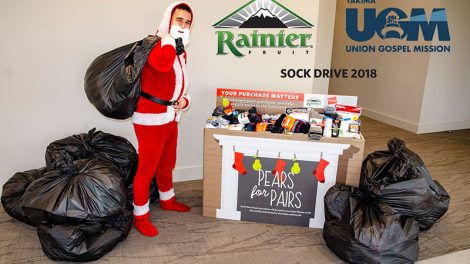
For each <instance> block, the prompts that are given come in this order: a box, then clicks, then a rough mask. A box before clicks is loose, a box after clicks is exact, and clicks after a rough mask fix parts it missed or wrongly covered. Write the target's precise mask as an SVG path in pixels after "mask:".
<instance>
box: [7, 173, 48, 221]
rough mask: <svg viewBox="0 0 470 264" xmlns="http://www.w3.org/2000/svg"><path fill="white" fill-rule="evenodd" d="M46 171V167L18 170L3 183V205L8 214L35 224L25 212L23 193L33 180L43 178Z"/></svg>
mask: <svg viewBox="0 0 470 264" xmlns="http://www.w3.org/2000/svg"><path fill="white" fill-rule="evenodd" d="M44 173H46V168H42V169H38V170H28V171H25V172H17V173H15V175H13V176H12V177H11V178H10V179H9V180H8V181H7V182H6V183H5V184H4V185H3V190H2V205H3V208H4V209H5V212H7V214H8V215H10V216H11V217H13V218H15V219H17V220H20V221H21V222H24V223H26V224H28V225H33V226H34V224H33V223H32V222H31V221H30V220H29V218H28V217H27V216H26V215H25V213H24V212H23V208H22V207H21V201H22V200H23V194H24V193H25V191H26V189H27V188H28V186H29V185H30V184H31V183H32V182H33V181H35V180H37V179H39V178H41V177H42V176H43V175H44Z"/></svg>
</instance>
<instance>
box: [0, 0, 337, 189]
mask: <svg viewBox="0 0 470 264" xmlns="http://www.w3.org/2000/svg"><path fill="white" fill-rule="evenodd" d="M318 1H319V0H315V1H313V2H312V1H311V0H310V1H309V0H302V1H294V0H283V1H281V2H282V4H283V5H285V6H287V7H288V8H289V9H291V10H292V11H294V12H296V13H297V14H299V15H300V16H302V17H303V18H305V19H307V20H308V21H310V22H311V23H313V24H315V25H316V24H317V14H318V10H317V9H316V8H314V6H315V5H317V4H318ZM322 1H328V0H322ZM170 2H172V1H168V0H163V1H154V0H152V1H151V0H139V1H138V2H129V1H105V0H93V1H92V0H81V1H60V0H0V32H1V33H2V42H1V43H2V44H1V49H0V58H1V59H0V87H1V88H0V89H1V96H0V109H1V112H0V113H1V114H2V119H3V120H2V121H3V124H2V129H1V131H0V146H1V150H0V184H1V185H3V183H4V182H5V181H6V180H7V179H8V178H10V177H11V176H12V175H13V174H14V173H15V172H17V171H24V170H28V169H35V168H39V167H41V166H44V165H45V161H44V154H45V149H46V146H47V145H48V144H49V143H50V142H52V141H54V140H57V139H60V138H63V137H67V136H70V135H73V134H77V133H83V132H87V131H88V130H89V129H91V128H93V127H96V128H98V129H100V130H103V131H105V132H108V133H112V134H116V135H120V136H123V137H126V138H127V139H129V140H130V141H131V142H132V143H133V144H134V146H137V143H136V139H135V136H134V132H133V129H132V125H131V123H130V121H129V120H127V121H116V120H111V119H107V118H105V117H103V116H102V115H100V114H99V113H98V112H97V111H96V110H95V109H94V107H93V106H92V105H91V104H90V103H89V102H88V100H87V98H86V95H85V93H84V91H83V77H84V73H85V71H86V69H87V67H88V65H89V63H90V62H91V61H92V60H93V59H94V58H95V57H96V56H98V55H100V54H102V53H104V52H106V51H109V50H111V49H113V48H115V47H118V46H121V45H124V44H127V43H130V42H133V41H135V40H138V39H140V38H143V37H144V36H146V35H147V34H152V33H155V31H156V28H157V26H158V24H159V22H160V19H161V16H162V13H163V10H164V9H165V8H166V6H167V5H168V4H169V3H170ZM246 2H247V1H245V0H237V1H216V0H197V1H196V0H193V1H191V3H192V5H193V7H194V9H195V16H194V28H193V34H192V39H191V42H192V43H191V46H190V47H189V49H188V50H189V52H188V53H189V60H188V68H189V75H190V82H191V88H190V92H191V96H192V99H193V104H192V107H191V109H190V111H189V112H187V113H186V114H185V116H184V117H183V119H182V122H181V124H180V137H179V147H178V161H177V165H176V166H177V170H176V171H175V173H176V176H175V177H176V178H177V179H179V180H184V179H192V178H201V177H202V145H203V142H202V138H203V135H202V133H203V127H204V123H205V120H206V118H207V116H209V115H210V114H211V113H212V110H213V108H214V106H215V90H216V88H217V87H231V88H247V89H248V88H249V89H265V90H287V91H300V92H311V91H312V80H311V79H293V80H289V79H281V78H280V72H279V71H280V69H281V68H284V67H288V68H312V67H313V65H314V55H313V54H311V55H310V56H296V55H291V56H287V55H283V56H281V55H279V56H251V57H249V58H243V59H239V58H235V57H234V56H229V55H227V56H216V55H215V54H216V51H217V43H216V34H215V29H214V28H212V25H213V24H214V23H215V22H217V21H219V20H220V19H222V18H223V17H225V16H226V15H228V14H230V13H231V12H233V11H235V10H236V9H238V8H239V7H240V6H242V5H243V4H245V3H246ZM136 3H138V4H136ZM298 31H302V30H298ZM303 31H305V30H303ZM307 31H308V30H307ZM313 31H316V28H314V29H312V32H313ZM318 41H323V40H318ZM325 41H327V40H325ZM324 89H325V90H324V91H326V88H324ZM313 91H315V92H324V91H322V90H315V89H313Z"/></svg>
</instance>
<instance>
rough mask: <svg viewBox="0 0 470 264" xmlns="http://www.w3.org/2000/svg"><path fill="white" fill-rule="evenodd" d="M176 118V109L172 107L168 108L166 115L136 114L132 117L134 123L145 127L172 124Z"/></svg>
mask: <svg viewBox="0 0 470 264" xmlns="http://www.w3.org/2000/svg"><path fill="white" fill-rule="evenodd" d="M174 118H175V109H174V108H173V107H172V106H167V110H166V113H161V114H148V113H139V112H134V114H133V115H132V123H134V124H137V125H144V126H159V125H164V124H168V123H170V122H171V121H173V120H174Z"/></svg>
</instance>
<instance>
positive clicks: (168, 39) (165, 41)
mask: <svg viewBox="0 0 470 264" xmlns="http://www.w3.org/2000/svg"><path fill="white" fill-rule="evenodd" d="M166 45H170V46H172V47H173V48H174V47H176V43H175V39H174V38H172V37H170V36H168V37H164V38H162V47H163V46H166Z"/></svg>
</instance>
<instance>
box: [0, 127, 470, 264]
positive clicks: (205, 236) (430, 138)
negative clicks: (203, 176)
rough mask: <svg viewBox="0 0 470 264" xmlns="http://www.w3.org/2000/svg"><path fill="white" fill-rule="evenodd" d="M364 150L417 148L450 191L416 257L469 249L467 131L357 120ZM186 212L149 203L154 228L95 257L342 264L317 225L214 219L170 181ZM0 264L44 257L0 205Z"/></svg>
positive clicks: (196, 189) (198, 197)
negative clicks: (398, 143) (426, 130)
mask: <svg viewBox="0 0 470 264" xmlns="http://www.w3.org/2000/svg"><path fill="white" fill-rule="evenodd" d="M362 129H363V130H362V131H363V135H364V137H365V139H366V149H365V153H370V152H373V151H375V150H383V149H386V143H387V140H388V139H389V138H391V137H399V138H401V139H403V140H405V142H406V143H407V146H408V147H409V148H410V149H411V150H413V151H415V152H416V153H418V155H420V156H421V158H422V159H423V160H424V161H425V162H426V165H427V167H428V169H429V171H430V172H431V174H432V176H433V178H434V179H436V180H438V181H439V182H440V183H441V184H442V185H443V186H444V188H446V190H447V191H448V192H449V193H450V196H451V203H450V209H449V211H448V212H447V214H446V215H445V216H444V217H443V218H442V219H441V220H440V221H439V222H438V223H436V224H435V225H434V227H433V228H431V229H430V230H429V231H427V232H423V233H421V234H420V238H419V239H420V240H419V242H420V255H419V258H420V259H426V258H430V257H434V256H439V255H443V254H446V253H450V252H453V251H458V250H463V249H468V248H470V188H469V187H468V186H470V162H469V159H470V130H461V131H453V132H452V133H447V132H445V133H434V134H425V135H415V134H412V133H410V132H406V131H404V130H401V129H398V128H395V127H392V126H388V125H385V124H383V123H380V122H377V121H374V120H371V119H365V120H364V125H363V128H362ZM175 189H176V193H177V196H178V198H179V199H180V200H182V201H184V202H187V203H188V204H189V205H191V207H192V211H191V212H189V213H175V212H166V211H165V212H163V211H161V210H160V209H159V208H157V206H155V205H153V206H151V211H152V221H153V222H154V223H155V224H156V225H157V227H158V228H159V231H160V234H159V235H158V236H156V237H154V238H146V237H143V236H141V235H140V234H138V233H137V231H136V230H135V229H132V230H131V232H130V234H129V237H128V238H127V240H125V241H124V242H122V243H120V244H119V245H118V246H117V247H116V248H115V249H114V250H113V251H111V252H110V253H108V254H107V255H105V256H104V257H103V258H101V259H100V260H99V261H98V262H97V263H113V264H115V263H139V264H144V263H246V264H248V263H257V264H262V263H269V264H273V263H283V264H285V263H342V261H341V260H339V259H338V258H337V257H336V256H335V255H334V254H333V253H332V252H331V251H330V250H329V249H328V248H327V247H326V245H325V243H324V241H323V238H322V231H321V230H319V229H308V228H300V227H289V226H278V225H268V224H259V223H250V222H238V221H227V220H217V219H213V218H207V217H203V216H202V181H192V182H183V183H176V184H175ZM0 263H52V261H50V260H49V259H48V258H47V257H46V256H45V255H44V254H43V252H42V250H41V247H40V244H39V241H38V238H37V235H36V231H35V229H34V228H33V227H30V226H27V225H25V224H22V223H19V222H18V221H15V220H13V219H11V218H10V217H9V216H8V215H6V213H5V212H4V211H3V209H0Z"/></svg>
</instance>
